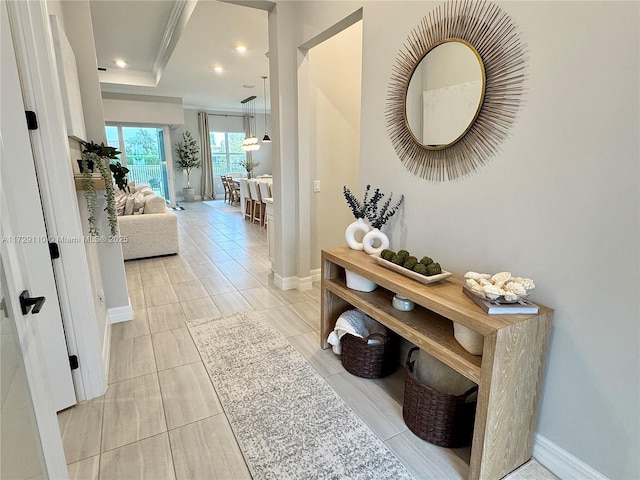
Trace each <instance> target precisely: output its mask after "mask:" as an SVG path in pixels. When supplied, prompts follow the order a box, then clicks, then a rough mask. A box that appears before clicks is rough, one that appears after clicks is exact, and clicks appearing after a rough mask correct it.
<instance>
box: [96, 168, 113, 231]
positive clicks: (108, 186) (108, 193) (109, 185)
mask: <svg viewBox="0 0 640 480" xmlns="http://www.w3.org/2000/svg"><path fill="white" fill-rule="evenodd" d="M97 166H98V170H100V174H101V175H102V178H103V179H104V190H105V192H104V197H105V199H106V200H107V205H106V206H105V207H104V211H105V212H107V216H108V218H109V230H110V231H111V236H112V237H117V236H118V214H117V212H116V197H115V190H114V188H113V180H112V179H111V170H110V169H109V167H107V162H106V159H102V158H101V159H98V161H97Z"/></svg>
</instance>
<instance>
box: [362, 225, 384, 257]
mask: <svg viewBox="0 0 640 480" xmlns="http://www.w3.org/2000/svg"><path fill="white" fill-rule="evenodd" d="M376 240H377V241H378V242H380V244H379V245H378V246H377V247H374V245H375V243H376ZM362 244H363V246H364V251H365V252H367V253H368V254H369V255H376V254H378V253H380V252H381V251H382V250H384V249H385V248H389V237H387V236H386V235H385V234H384V233H382V232H381V231H380V230H379V229H377V228H373V229H372V230H371V231H370V232H368V233H367V234H366V235H365V236H364V238H363V239H362Z"/></svg>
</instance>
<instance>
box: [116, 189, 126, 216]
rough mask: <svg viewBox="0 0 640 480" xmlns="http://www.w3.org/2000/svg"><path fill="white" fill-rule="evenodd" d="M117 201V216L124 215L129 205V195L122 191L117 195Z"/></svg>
mask: <svg viewBox="0 0 640 480" xmlns="http://www.w3.org/2000/svg"><path fill="white" fill-rule="evenodd" d="M115 201H116V215H124V208H125V206H126V204H127V195H126V194H125V193H124V192H123V191H122V190H118V191H117V192H116V194H115Z"/></svg>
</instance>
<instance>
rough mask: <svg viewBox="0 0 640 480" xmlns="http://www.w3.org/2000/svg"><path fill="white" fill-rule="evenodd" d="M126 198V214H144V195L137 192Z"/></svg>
mask: <svg viewBox="0 0 640 480" xmlns="http://www.w3.org/2000/svg"><path fill="white" fill-rule="evenodd" d="M126 197H127V200H126V203H125V207H124V214H125V215H133V214H134V213H142V211H141V210H142V209H143V208H144V195H143V194H142V193H137V192H136V193H130V194H129V195H127V196H126Z"/></svg>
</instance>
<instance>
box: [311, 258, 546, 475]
mask: <svg viewBox="0 0 640 480" xmlns="http://www.w3.org/2000/svg"><path fill="white" fill-rule="evenodd" d="M345 269H347V270H351V271H352V272H355V273H357V274H358V275H361V276H363V277H365V278H368V279H369V280H371V281H373V282H375V283H376V284H378V288H377V289H376V290H374V291H373V292H368V293H365V292H359V291H356V290H351V289H349V288H347V285H346V280H345V273H344V271H345ZM462 282H463V280H462V279H461V278H457V277H454V276H452V277H449V278H447V279H445V280H442V281H440V282H437V283H433V284H430V285H423V284H421V283H418V282H416V281H414V280H412V279H410V278H407V277H405V276H403V275H400V274H398V273H396V272H393V271H391V270H389V269H386V268H384V267H382V266H380V265H378V264H376V263H375V262H374V261H373V260H372V259H371V258H370V257H369V256H368V255H367V254H366V253H364V252H361V251H356V250H351V249H350V248H348V247H338V248H332V249H329V250H323V251H322V313H321V315H322V326H321V333H320V335H321V337H320V341H321V344H322V348H329V344H328V343H327V336H328V335H329V333H330V332H331V331H332V330H333V328H334V326H335V323H336V320H337V318H338V316H339V315H340V314H341V313H342V312H344V311H345V310H348V309H350V308H353V307H355V308H358V309H360V310H362V311H364V312H366V313H367V314H368V315H369V316H371V317H373V318H375V319H376V320H377V321H379V322H380V323H382V324H383V325H385V326H386V327H387V328H390V329H391V330H393V331H394V332H396V333H398V334H399V335H400V336H402V337H403V338H405V339H407V340H408V341H410V342H411V343H413V344H415V345H416V346H418V347H420V348H421V349H423V350H424V351H426V352H428V353H430V354H431V355H433V356H434V357H436V358H438V359H439V360H441V361H442V362H444V363H445V364H447V365H449V366H450V367H451V368H453V369H454V370H456V371H458V372H459V373H461V374H462V375H464V376H465V377H467V378H469V379H470V380H472V381H474V382H475V383H477V384H478V386H479V389H478V404H477V408H476V420H475V424H474V430H473V441H472V444H471V462H470V468H469V479H470V480H476V479H499V478H502V477H504V476H505V475H507V474H508V473H510V472H511V471H513V470H515V469H516V468H518V467H519V466H521V465H522V464H524V463H525V462H527V461H528V460H529V459H530V458H531V454H532V449H533V434H534V432H535V427H536V421H537V416H538V401H539V399H540V389H541V387H542V379H543V375H544V366H545V360H546V356H547V348H548V344H549V336H550V333H551V323H552V321H553V310H551V309H550V308H547V307H545V306H542V305H539V306H540V309H539V312H538V314H536V315H487V314H486V313H484V312H483V311H482V310H481V309H480V308H479V307H478V306H477V305H476V304H475V303H474V302H473V301H472V300H471V299H469V298H468V297H467V296H466V295H465V294H464V293H463V292H462ZM394 293H398V294H400V295H403V296H405V297H407V298H409V299H411V300H413V301H414V302H415V304H416V308H415V309H414V310H412V311H411V312H401V311H398V310H396V309H394V308H393V307H392V306H391V299H392V297H393V295H394ZM453 322H458V323H460V324H462V325H465V326H466V327H469V328H470V329H472V330H474V331H475V332H477V333H480V334H481V335H483V336H484V351H483V354H482V356H476V355H472V354H470V353H469V352H467V351H466V350H465V349H464V348H462V346H461V345H460V344H459V343H458V342H457V340H456V339H455V338H454V336H453Z"/></svg>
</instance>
